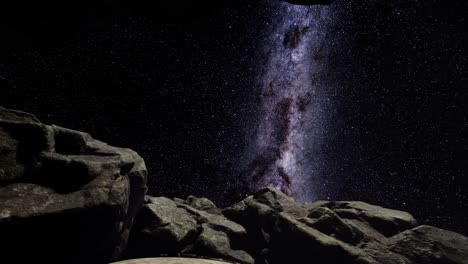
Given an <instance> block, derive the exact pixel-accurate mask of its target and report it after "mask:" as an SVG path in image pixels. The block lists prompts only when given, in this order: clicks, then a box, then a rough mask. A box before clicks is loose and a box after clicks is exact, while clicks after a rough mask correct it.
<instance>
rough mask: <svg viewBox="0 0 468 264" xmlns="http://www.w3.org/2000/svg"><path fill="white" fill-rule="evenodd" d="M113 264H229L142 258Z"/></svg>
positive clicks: (204, 260) (188, 259) (180, 259)
mask: <svg viewBox="0 0 468 264" xmlns="http://www.w3.org/2000/svg"><path fill="white" fill-rule="evenodd" d="M114 264H230V263H229V262H224V261H216V260H208V259H194V258H142V259H130V260H124V261H119V262H115V263H114Z"/></svg>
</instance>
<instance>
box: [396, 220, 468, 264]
mask: <svg viewBox="0 0 468 264" xmlns="http://www.w3.org/2000/svg"><path fill="white" fill-rule="evenodd" d="M387 245H388V246H389V248H390V250H392V251H394V252H396V253H398V254H400V255H403V256H405V257H406V258H408V259H409V260H411V261H412V263H434V264H445V263H465V264H466V263H468V238H467V237H464V236H462V235H460V234H457V233H454V232H450V231H447V230H442V229H439V228H436V227H432V226H418V227H416V228H413V229H411V230H407V231H405V232H403V233H400V234H398V235H395V236H393V237H391V238H390V239H389V240H388V241H387Z"/></svg>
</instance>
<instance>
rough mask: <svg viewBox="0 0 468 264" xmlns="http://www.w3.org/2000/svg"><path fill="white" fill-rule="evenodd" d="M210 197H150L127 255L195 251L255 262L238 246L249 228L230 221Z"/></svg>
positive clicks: (139, 219) (131, 256)
mask: <svg viewBox="0 0 468 264" xmlns="http://www.w3.org/2000/svg"><path fill="white" fill-rule="evenodd" d="M219 211H220V210H219V209H217V208H216V207H215V205H214V204H213V203H212V202H211V201H209V200H208V199H206V198H197V197H194V196H190V197H189V198H188V199H187V200H185V201H184V200H181V199H173V200H171V199H168V198H165V197H149V196H148V197H147V198H146V204H145V206H144V207H143V208H142V210H141V211H140V213H139V214H138V217H137V221H136V223H135V226H134V231H133V233H132V236H131V238H130V242H129V247H128V251H127V257H129V258H140V257H156V256H163V255H170V256H178V255H195V256H204V257H212V258H221V259H225V260H230V261H235V262H239V263H253V258H252V257H251V256H250V255H249V254H248V253H246V252H245V251H243V250H240V249H238V247H240V246H241V243H242V242H243V241H245V240H246V239H247V233H246V231H245V229H244V228H243V227H242V226H241V225H239V224H237V223H235V222H232V221H229V220H228V219H227V218H225V217H224V216H223V215H222V214H220V213H219Z"/></svg>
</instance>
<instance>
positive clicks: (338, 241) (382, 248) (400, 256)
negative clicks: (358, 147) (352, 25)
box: [223, 188, 468, 264]
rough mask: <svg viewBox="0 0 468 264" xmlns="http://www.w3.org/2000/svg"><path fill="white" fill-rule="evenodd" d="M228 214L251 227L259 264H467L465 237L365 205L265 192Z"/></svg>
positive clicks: (250, 247) (252, 246)
mask: <svg viewBox="0 0 468 264" xmlns="http://www.w3.org/2000/svg"><path fill="white" fill-rule="evenodd" d="M223 214H224V215H225V216H226V217H227V218H229V219H230V220H232V221H235V222H237V223H240V224H241V225H243V226H244V227H245V228H246V230H247V235H248V243H246V244H244V249H245V251H247V252H249V253H250V254H251V255H252V256H254V258H255V263H269V264H275V263H278V264H279V263H309V261H310V260H313V263H375V264H377V263H379V264H419V263H437V264H439V263H444V264H445V263H447V264H449V263H457V264H458V263H465V264H466V263H467V262H466V260H467V258H466V254H467V252H468V246H467V242H466V241H467V238H466V237H464V236H462V235H459V234H456V233H453V232H449V231H444V230H440V229H437V228H433V227H424V226H422V227H416V228H413V227H415V226H416V225H417V224H416V221H415V220H414V218H413V217H412V216H411V215H410V214H408V213H405V212H401V211H396V210H391V209H385V208H382V207H378V206H374V205H370V204H366V203H362V202H326V201H319V202H316V203H312V204H306V205H299V204H296V203H294V201H293V200H291V199H290V198H288V197H287V196H285V195H284V194H282V193H281V192H280V191H278V190H276V189H272V188H266V189H263V190H261V191H259V192H258V193H256V194H255V195H253V196H249V197H248V198H246V199H245V200H243V201H241V202H239V203H237V204H235V205H233V206H231V207H228V208H226V209H224V210H223ZM410 228H413V229H410ZM408 229H409V230H408ZM405 230H406V231H405ZM392 235H393V236H392Z"/></svg>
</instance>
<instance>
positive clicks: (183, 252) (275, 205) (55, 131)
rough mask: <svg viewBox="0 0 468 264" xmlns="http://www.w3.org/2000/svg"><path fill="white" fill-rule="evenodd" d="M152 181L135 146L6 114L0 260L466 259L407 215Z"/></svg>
mask: <svg viewBox="0 0 468 264" xmlns="http://www.w3.org/2000/svg"><path fill="white" fill-rule="evenodd" d="M146 174H147V172H146V168H145V165H144V161H143V160H142V158H141V157H140V156H138V154H136V153H135V152H134V151H132V150H129V149H122V148H116V147H111V146H108V145H107V144H105V143H103V142H100V141H97V140H94V139H93V138H91V136H90V135H88V134H86V133H83V132H79V131H74V130H70V129H65V128H61V127H58V126H48V125H44V124H42V123H40V122H39V121H38V120H37V119H36V118H35V117H34V116H32V115H30V114H27V113H23V112H20V111H13V110H7V109H4V108H1V107H0V263H109V262H110V261H113V260H117V259H120V258H121V256H122V255H123V254H122V253H123V251H124V250H126V251H125V254H124V256H125V257H126V258H142V257H159V256H174V257H178V256H191V257H204V258H211V259H223V260H225V261H232V262H235V263H242V264H253V263H256V264H284V263H299V264H301V263H304V264H306V263H315V264H329V263H346V264H420V263H429V264H431V263H432V264H467V263H468V238H466V237H464V236H462V235H460V234H457V233H454V232H450V231H446V230H442V229H438V228H435V227H430V226H418V224H417V222H416V220H415V219H414V218H413V217H412V216H411V215H410V214H408V213H405V212H401V211H396V210H391V209H386V208H382V207H379V206H374V205H370V204H366V203H363V202H354V201H343V202H337V201H335V202H332V201H318V202H315V203H310V204H304V205H302V204H298V203H296V202H295V201H294V200H293V199H292V198H290V197H288V196H287V195H286V194H284V193H282V192H280V191H279V190H277V189H273V188H265V189H262V190H260V191H258V192H256V193H255V194H254V195H252V196H249V197H247V198H246V199H244V200H243V201H241V202H239V203H237V204H234V205H232V206H230V207H228V208H225V209H219V208H217V207H216V206H215V204H214V203H212V202H211V201H209V200H208V199H206V198H197V197H194V196H190V197H188V198H187V199H186V200H182V199H178V198H174V199H169V198H165V197H150V196H146V197H145V193H146ZM134 219H136V220H135V221H133V220H134ZM133 222H135V223H134V224H133ZM127 241H128V243H127ZM138 261H140V260H135V261H130V262H127V263H192V262H187V261H190V260H180V259H170V260H167V261H170V262H161V261H162V260H154V259H146V260H141V261H145V262H138ZM146 261H148V262H146ZM158 261H159V262H158ZM180 261H182V262H180ZM199 262H200V263H204V262H206V263H210V261H209V260H206V261H203V260H200V261H199ZM124 263H125V262H124ZM193 263H195V262H193Z"/></svg>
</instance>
